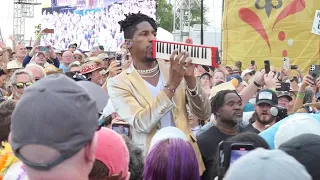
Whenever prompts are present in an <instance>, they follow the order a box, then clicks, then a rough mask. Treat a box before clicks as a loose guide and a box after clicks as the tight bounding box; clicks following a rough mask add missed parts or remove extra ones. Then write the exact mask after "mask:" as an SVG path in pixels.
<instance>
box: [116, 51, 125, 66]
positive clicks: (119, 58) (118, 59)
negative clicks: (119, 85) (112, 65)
mask: <svg viewBox="0 0 320 180" xmlns="http://www.w3.org/2000/svg"><path fill="white" fill-rule="evenodd" d="M116 60H117V61H119V62H120V65H119V67H121V66H122V61H123V53H116Z"/></svg>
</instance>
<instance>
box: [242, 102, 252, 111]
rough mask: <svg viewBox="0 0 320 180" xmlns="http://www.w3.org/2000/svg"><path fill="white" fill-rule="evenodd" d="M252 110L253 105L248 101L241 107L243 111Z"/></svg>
mask: <svg viewBox="0 0 320 180" xmlns="http://www.w3.org/2000/svg"><path fill="white" fill-rule="evenodd" d="M251 111H254V105H253V104H252V103H250V102H248V103H247V104H246V105H245V106H244V108H243V112H251Z"/></svg>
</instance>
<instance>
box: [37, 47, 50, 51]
mask: <svg viewBox="0 0 320 180" xmlns="http://www.w3.org/2000/svg"><path fill="white" fill-rule="evenodd" d="M39 51H40V52H47V51H49V48H48V47H47V46H39Z"/></svg>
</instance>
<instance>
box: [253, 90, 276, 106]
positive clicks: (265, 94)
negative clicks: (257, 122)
mask: <svg viewBox="0 0 320 180" xmlns="http://www.w3.org/2000/svg"><path fill="white" fill-rule="evenodd" d="M261 103H267V104H270V105H271V106H275V105H277V104H278V96H277V94H276V93H275V92H274V91H272V90H270V89H264V90H261V91H260V92H259V93H258V94H257V97H256V104H257V105H259V104H261Z"/></svg>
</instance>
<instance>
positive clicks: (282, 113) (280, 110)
mask: <svg viewBox="0 0 320 180" xmlns="http://www.w3.org/2000/svg"><path fill="white" fill-rule="evenodd" d="M270 114H271V115H272V116H273V117H276V122H278V121H280V120H282V119H284V118H286V117H287V116H288V110H287V109H286V108H284V107H281V106H274V107H272V108H271V109H270Z"/></svg>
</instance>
